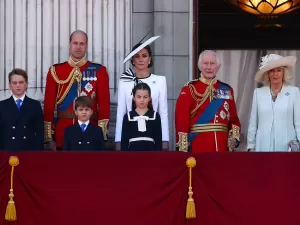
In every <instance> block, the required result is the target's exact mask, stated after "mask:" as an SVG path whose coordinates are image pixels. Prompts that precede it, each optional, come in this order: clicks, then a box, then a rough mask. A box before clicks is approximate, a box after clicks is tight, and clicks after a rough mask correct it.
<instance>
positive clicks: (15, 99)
mask: <svg viewBox="0 0 300 225" xmlns="http://www.w3.org/2000/svg"><path fill="white" fill-rule="evenodd" d="M13 98H14V101H15V103H16V104H17V100H18V99H21V100H22V102H21V104H20V106H22V104H23V102H24V98H25V94H24V95H23V96H22V97H21V98H17V97H16V96H14V95H13Z"/></svg>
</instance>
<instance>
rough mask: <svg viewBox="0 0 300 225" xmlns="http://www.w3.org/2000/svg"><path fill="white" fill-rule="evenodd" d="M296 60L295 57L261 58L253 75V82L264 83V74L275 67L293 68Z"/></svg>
mask: <svg viewBox="0 0 300 225" xmlns="http://www.w3.org/2000/svg"><path fill="white" fill-rule="evenodd" d="M296 60H297V58H296V57H295V56H286V57H283V56H281V55H277V54H269V55H265V56H264V57H262V58H261V62H260V64H259V67H258V71H257V73H256V74H255V78H254V79H255V81H257V82H259V83H262V82H263V81H264V74H265V73H266V72H268V71H269V70H271V69H274V68H277V67H283V66H284V67H293V66H294V65H295V63H296Z"/></svg>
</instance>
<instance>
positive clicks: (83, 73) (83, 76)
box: [82, 71, 86, 81]
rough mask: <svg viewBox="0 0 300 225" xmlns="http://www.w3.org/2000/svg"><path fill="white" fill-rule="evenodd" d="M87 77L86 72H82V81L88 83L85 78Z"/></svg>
mask: <svg viewBox="0 0 300 225" xmlns="http://www.w3.org/2000/svg"><path fill="white" fill-rule="evenodd" d="M85 76H86V74H85V72H84V71H83V72H82V80H83V81H86V77H85Z"/></svg>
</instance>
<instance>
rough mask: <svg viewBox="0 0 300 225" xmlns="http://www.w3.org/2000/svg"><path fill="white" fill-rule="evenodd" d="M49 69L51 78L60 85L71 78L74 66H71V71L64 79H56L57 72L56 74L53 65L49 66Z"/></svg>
mask: <svg viewBox="0 0 300 225" xmlns="http://www.w3.org/2000/svg"><path fill="white" fill-rule="evenodd" d="M50 70H51V75H52V77H53V79H54V80H55V82H56V83H58V84H60V85H63V84H66V83H68V82H69V81H70V80H71V78H72V76H73V73H74V70H75V68H73V70H72V71H71V73H70V74H69V76H68V78H67V79H65V80H60V79H58V77H57V74H56V71H55V67H54V66H51V69H50Z"/></svg>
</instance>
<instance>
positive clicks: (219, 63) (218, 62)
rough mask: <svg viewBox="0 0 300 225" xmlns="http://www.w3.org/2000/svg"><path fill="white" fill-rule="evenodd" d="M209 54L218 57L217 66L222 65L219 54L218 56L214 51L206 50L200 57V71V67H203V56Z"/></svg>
mask: <svg viewBox="0 0 300 225" xmlns="http://www.w3.org/2000/svg"><path fill="white" fill-rule="evenodd" d="M207 53H209V54H212V55H214V56H215V57H216V61H217V65H218V66H220V65H221V60H220V59H219V56H218V54H217V53H216V52H215V51H213V50H204V51H203V52H201V54H200V55H199V59H198V68H199V69H200V67H201V63H202V58H203V55H205V54H207Z"/></svg>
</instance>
